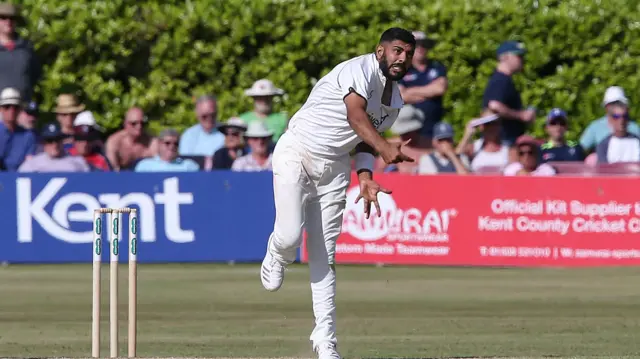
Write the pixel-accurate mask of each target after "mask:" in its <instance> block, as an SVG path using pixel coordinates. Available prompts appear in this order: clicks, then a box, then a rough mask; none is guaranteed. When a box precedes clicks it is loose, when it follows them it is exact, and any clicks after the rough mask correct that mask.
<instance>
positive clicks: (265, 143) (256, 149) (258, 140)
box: [231, 121, 273, 172]
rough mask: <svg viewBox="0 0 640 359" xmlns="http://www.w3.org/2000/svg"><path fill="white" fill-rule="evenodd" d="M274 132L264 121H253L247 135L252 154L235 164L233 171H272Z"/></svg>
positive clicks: (236, 161) (241, 158)
mask: <svg viewBox="0 0 640 359" xmlns="http://www.w3.org/2000/svg"><path fill="white" fill-rule="evenodd" d="M272 137H273V131H271V130H269V129H268V128H267V124H266V123H264V122H263V121H253V122H251V123H250V124H249V128H248V129H247V132H246V133H245V138H246V139H247V143H249V147H250V148H251V152H250V153H249V154H246V155H244V156H242V157H239V158H238V159H237V160H235V161H234V162H233V165H232V166H231V169H232V170H233V171H243V172H256V171H271V170H272V168H271V151H270V150H269V148H270V144H271V138H272Z"/></svg>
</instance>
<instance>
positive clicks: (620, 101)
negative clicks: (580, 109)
mask: <svg viewBox="0 0 640 359" xmlns="http://www.w3.org/2000/svg"><path fill="white" fill-rule="evenodd" d="M602 106H603V107H604V109H605V111H606V115H605V116H603V117H601V118H599V119H597V120H595V121H593V122H591V123H590V124H589V126H587V128H586V129H585V130H584V132H583V133H582V136H581V137H580V146H582V148H583V149H584V150H585V151H591V150H593V149H595V148H596V147H597V146H598V144H599V143H600V142H602V141H603V140H604V139H605V138H607V137H608V136H609V135H611V134H612V133H613V127H615V123H616V119H614V118H612V117H611V109H612V107H614V106H624V107H627V108H628V107H629V99H628V98H627V96H625V94H624V90H623V89H622V87H620V86H611V87H609V88H607V90H606V91H605V93H604V99H603V100H602ZM627 131H628V132H629V133H630V134H632V135H636V136H640V127H639V126H638V124H637V123H636V122H635V121H631V120H630V121H629V123H628V125H627Z"/></svg>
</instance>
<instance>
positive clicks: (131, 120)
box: [105, 107, 159, 171]
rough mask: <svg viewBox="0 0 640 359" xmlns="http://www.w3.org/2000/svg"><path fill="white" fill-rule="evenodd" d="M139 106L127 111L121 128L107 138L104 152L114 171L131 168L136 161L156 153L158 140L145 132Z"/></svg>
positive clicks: (144, 119) (144, 121)
mask: <svg viewBox="0 0 640 359" xmlns="http://www.w3.org/2000/svg"><path fill="white" fill-rule="evenodd" d="M145 125H146V118H145V116H144V112H143V111H142V109H141V108H138V107H132V108H130V109H129V110H128V111H127V114H126V115H125V118H124V123H123V125H122V127H123V129H122V130H120V131H118V132H116V133H114V134H113V135H111V136H110V137H109V138H108V139H107V143H106V144H105V152H106V154H107V159H108V160H109V163H111V166H113V170H114V171H125V170H132V169H134V168H135V166H136V164H137V163H138V161H140V160H142V159H143V158H148V157H153V156H156V155H157V154H158V147H159V146H158V140H157V139H155V138H154V137H153V136H151V135H150V134H148V133H147V131H146V129H145Z"/></svg>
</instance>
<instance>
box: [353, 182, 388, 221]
mask: <svg viewBox="0 0 640 359" xmlns="http://www.w3.org/2000/svg"><path fill="white" fill-rule="evenodd" d="M378 192H383V193H386V194H391V191H390V190H388V189H386V188H382V187H380V185H379V184H378V183H377V182H376V181H374V180H372V179H361V180H360V194H359V195H358V198H356V202H355V203H358V202H360V199H361V198H363V199H364V213H365V214H366V215H367V219H368V218H369V216H370V215H371V203H373V204H374V205H375V206H376V210H377V211H378V217H380V216H382V212H381V211H380V204H379V203H378Z"/></svg>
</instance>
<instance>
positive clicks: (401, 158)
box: [379, 139, 415, 164]
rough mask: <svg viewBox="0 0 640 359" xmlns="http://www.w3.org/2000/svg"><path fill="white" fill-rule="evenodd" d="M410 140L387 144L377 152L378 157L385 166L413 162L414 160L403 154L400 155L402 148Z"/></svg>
mask: <svg viewBox="0 0 640 359" xmlns="http://www.w3.org/2000/svg"><path fill="white" fill-rule="evenodd" d="M409 142H411V140H410V139H409V140H407V141H405V142H402V143H399V144H392V143H387V146H385V148H383V149H382V150H381V151H379V154H380V157H382V159H383V160H384V162H385V163H386V164H392V163H400V162H415V160H414V159H413V158H411V157H409V156H407V155H405V154H404V153H402V146H406V145H407V144H409Z"/></svg>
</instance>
